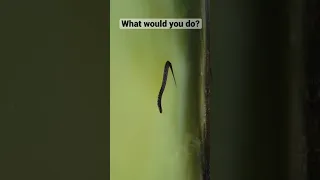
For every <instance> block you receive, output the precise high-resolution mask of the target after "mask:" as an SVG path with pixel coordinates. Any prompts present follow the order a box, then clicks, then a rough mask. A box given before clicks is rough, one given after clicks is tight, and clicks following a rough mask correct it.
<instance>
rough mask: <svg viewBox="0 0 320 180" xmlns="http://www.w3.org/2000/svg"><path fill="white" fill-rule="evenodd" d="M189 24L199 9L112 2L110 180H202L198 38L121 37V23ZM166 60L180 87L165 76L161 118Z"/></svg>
mask: <svg viewBox="0 0 320 180" xmlns="http://www.w3.org/2000/svg"><path fill="white" fill-rule="evenodd" d="M192 7H193V8H192ZM188 17H200V2H190V1H185V2H182V1H169V0H164V1H149V0H139V1H129V0H122V1H116V0H112V1H111V30H110V37H111V41H110V44H111V51H110V53H111V63H110V71H111V74H110V86H111V92H110V98H111V102H110V107H111V112H110V113H111V122H110V131H111V132H110V158H111V162H110V166H111V167H110V168H111V169H110V171H111V172H110V173H111V179H112V180H125V179H139V180H150V179H152V180H163V179H166V180H189V179H190V180H193V179H197V180H198V179H199V178H200V167H201V166H200V143H201V140H200V138H199V137H200V136H199V133H200V125H199V122H200V119H199V118H200V116H199V112H200V111H199V110H200V106H199V103H200V100H199V95H200V94H199V88H200V84H199V82H200V78H201V76H199V74H200V73H199V72H200V62H201V61H200V58H201V56H200V47H201V46H202V44H201V41H200V40H201V38H200V31H199V30H193V31H188V30H120V29H119V19H120V18H188ZM167 60H169V61H170V62H171V63H172V65H173V70H174V73H175V76H176V80H177V87H176V86H175V84H174V81H173V77H172V74H171V73H170V74H169V76H168V82H167V86H166V89H165V92H164V95H163V98H162V106H163V113H162V114H160V113H159V110H158V107H157V96H158V92H159V89H160V86H161V83H162V76H163V68H164V65H165V62H166V61H167Z"/></svg>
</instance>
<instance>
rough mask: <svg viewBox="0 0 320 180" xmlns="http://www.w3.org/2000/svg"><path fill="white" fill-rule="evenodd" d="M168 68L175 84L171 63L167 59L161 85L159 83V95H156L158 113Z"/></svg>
mask: <svg viewBox="0 0 320 180" xmlns="http://www.w3.org/2000/svg"><path fill="white" fill-rule="evenodd" d="M169 68H170V69H171V73H172V76H173V79H174V83H175V85H176V86H177V83H176V78H175V77H174V73H173V68H172V65H171V63H170V61H167V62H166V64H165V66H164V70H163V79H162V85H161V88H160V91H159V95H158V108H159V111H160V113H162V106H161V99H162V95H163V92H164V89H165V88H166V84H167V78H168V71H169Z"/></svg>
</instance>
